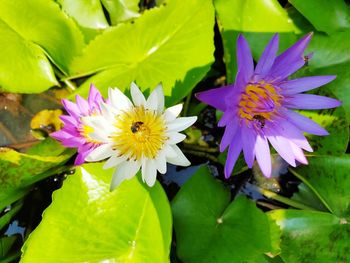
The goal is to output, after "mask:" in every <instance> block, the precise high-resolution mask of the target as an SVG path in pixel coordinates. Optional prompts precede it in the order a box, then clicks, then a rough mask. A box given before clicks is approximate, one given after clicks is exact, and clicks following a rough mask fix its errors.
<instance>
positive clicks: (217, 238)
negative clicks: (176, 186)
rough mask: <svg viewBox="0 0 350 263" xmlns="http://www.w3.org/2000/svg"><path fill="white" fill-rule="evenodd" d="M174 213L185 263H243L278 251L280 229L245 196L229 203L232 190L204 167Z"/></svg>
mask: <svg viewBox="0 0 350 263" xmlns="http://www.w3.org/2000/svg"><path fill="white" fill-rule="evenodd" d="M172 210H173V216H174V226H175V232H176V240H177V254H178V256H179V258H180V259H181V260H182V261H183V262H187V263H190V262H198V259H200V261H201V262H203V263H204V262H244V261H249V260H256V259H258V258H261V257H262V256H263V253H265V252H271V251H275V250H276V249H277V248H278V242H279V230H278V228H277V226H276V225H275V224H274V223H270V221H269V220H268V218H267V216H266V215H265V214H264V213H263V212H262V211H260V210H259V209H258V208H256V206H255V204H254V203H253V202H251V201H249V200H248V199H247V198H245V197H243V196H239V197H237V198H236V199H235V201H233V202H232V203H230V192H229V189H227V188H225V187H224V186H223V185H222V184H221V183H220V182H219V181H216V180H215V179H214V178H213V177H212V176H211V175H210V172H209V170H208V168H206V167H204V166H203V167H201V168H200V169H199V170H198V171H197V172H196V173H195V175H193V177H191V178H190V179H189V180H188V182H187V183H185V185H184V186H183V187H182V188H181V189H180V191H179V192H178V194H177V195H176V196H175V198H174V200H173V202H172ZM255 262H256V261H255Z"/></svg>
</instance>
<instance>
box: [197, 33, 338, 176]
mask: <svg viewBox="0 0 350 263" xmlns="http://www.w3.org/2000/svg"><path fill="white" fill-rule="evenodd" d="M311 37H312V33H310V34H307V35H306V36H304V37H303V38H301V39H300V40H299V41H298V42H297V43H295V44H294V45H293V46H291V47H290V48H288V49H287V50H286V51H284V52H283V53H282V54H280V55H278V56H277V55H276V54H277V50H278V41H279V36H278V34H275V35H274V36H273V37H272V39H271V40H270V42H269V43H268V45H267V46H266V48H265V50H264V52H263V54H262V55H261V58H260V60H259V61H258V63H257V65H256V67H255V68H254V62H253V58H252V54H251V51H250V48H249V45H248V43H247V41H246V39H245V38H244V36H243V35H239V37H238V40H237V64H238V72H237V75H236V80H235V83H234V84H232V85H228V86H224V87H221V88H216V89H211V90H208V91H204V92H200V93H198V94H197V98H198V99H199V100H201V101H203V102H205V103H207V104H209V105H211V106H213V107H215V108H216V109H218V110H220V111H223V112H224V114H223V116H222V118H221V119H220V121H219V123H218V126H220V127H225V132H224V135H223V137H222V140H221V143H220V151H224V150H225V149H226V148H227V147H228V154H227V160H226V164H225V177H226V178H228V177H229V176H230V175H231V173H232V170H233V167H234V165H235V163H236V161H237V159H238V157H239V154H240V153H241V151H242V150H243V153H244V159H245V161H246V163H247V165H248V167H249V168H251V167H252V166H253V164H254V160H255V159H256V160H257V162H258V164H259V166H260V169H261V171H262V173H263V174H264V175H265V176H266V177H270V176H271V156H270V148H269V143H270V144H271V145H272V146H273V148H275V150H276V151H277V153H278V154H279V155H280V156H281V157H282V158H283V159H284V160H285V161H287V162H288V163H289V164H290V165H292V166H296V164H297V163H296V161H298V162H300V163H303V164H307V160H306V157H305V155H304V153H303V150H306V151H309V152H312V148H311V146H310V144H309V143H308V141H307V139H306V138H305V137H304V135H303V132H307V133H310V134H315V135H319V136H325V135H328V132H327V131H326V130H325V129H324V128H322V127H321V126H320V125H318V124H317V123H316V122H314V121H312V120H310V119H308V118H306V117H304V116H303V115H301V114H299V113H297V112H294V111H293V109H305V110H317V109H328V108H335V107H338V106H340V105H341V102H340V101H338V100H336V99H332V98H328V97H324V96H319V95H314V94H302V92H305V91H309V90H312V89H315V88H318V87H320V86H322V85H325V84H327V83H329V82H331V81H332V80H334V79H335V78H336V76H312V77H303V78H298V79H292V80H289V79H288V77H289V76H290V75H291V74H293V73H294V72H296V71H297V70H299V69H300V68H301V67H303V66H304V65H305V63H307V62H308V61H309V59H310V58H311V57H312V54H309V55H307V59H305V56H304V51H305V49H306V47H307V45H308V43H309V42H310V40H311Z"/></svg>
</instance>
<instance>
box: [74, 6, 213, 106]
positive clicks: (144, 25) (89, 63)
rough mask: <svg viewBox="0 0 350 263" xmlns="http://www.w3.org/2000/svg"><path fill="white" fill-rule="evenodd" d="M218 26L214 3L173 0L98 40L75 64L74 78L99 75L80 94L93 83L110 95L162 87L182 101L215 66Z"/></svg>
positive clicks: (174, 99) (172, 98)
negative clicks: (134, 87) (114, 90)
mask: <svg viewBox="0 0 350 263" xmlns="http://www.w3.org/2000/svg"><path fill="white" fill-rule="evenodd" d="M160 21H161V22H160ZM213 27H214V10H213V7H212V3H211V1H210V0H204V1H203V0H194V1H187V2H185V1H181V0H173V1H170V2H169V3H168V4H167V5H166V6H162V7H159V8H153V9H151V10H149V11H146V12H145V13H144V14H143V15H142V16H141V17H140V18H138V19H137V20H136V21H135V22H134V23H125V24H121V25H119V26H118V27H114V28H111V29H109V30H106V31H105V32H104V33H103V34H101V35H100V36H98V37H96V39H95V40H94V41H92V42H91V43H90V44H89V45H88V46H87V48H86V49H85V51H84V54H83V55H82V56H81V57H79V58H77V59H76V60H75V61H74V62H73V64H72V67H71V75H72V77H79V76H86V75H89V74H92V73H96V74H95V75H94V76H93V77H91V78H89V79H88V80H87V81H86V82H85V83H84V84H83V85H82V87H81V88H80V89H79V91H78V92H79V93H80V94H83V95H84V96H85V95H86V94H87V93H88V89H89V86H90V83H94V84H95V85H96V86H97V87H98V88H99V89H100V90H101V92H102V93H103V94H104V95H106V94H107V88H108V87H114V86H117V87H119V88H120V89H122V90H124V89H126V88H129V86H130V83H131V82H132V81H136V82H137V84H138V85H139V86H140V87H141V88H142V89H143V90H146V89H148V88H151V89H153V88H154V87H155V86H156V85H157V84H159V83H160V82H161V83H162V84H163V88H164V93H165V95H166V96H171V97H168V100H170V101H171V102H177V101H179V100H180V99H181V98H183V97H184V96H186V95H187V93H188V92H189V91H190V90H191V89H192V88H193V87H194V85H195V84H197V82H199V81H200V80H201V79H202V78H203V77H204V75H205V74H206V73H207V71H208V70H209V67H210V64H211V63H212V62H213V51H214V45H213V33H214V31H213ZM126 36H127V37H126Z"/></svg>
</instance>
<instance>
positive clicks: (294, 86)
mask: <svg viewBox="0 0 350 263" xmlns="http://www.w3.org/2000/svg"><path fill="white" fill-rule="evenodd" d="M335 78H336V76H315V77H305V78H300V79H293V80H288V81H286V82H283V83H281V84H279V86H280V87H281V88H282V93H283V94H284V95H293V94H297V93H301V92H304V91H308V90H312V89H315V88H318V87H320V86H323V85H325V84H327V83H329V82H331V81H332V80H334V79H335Z"/></svg>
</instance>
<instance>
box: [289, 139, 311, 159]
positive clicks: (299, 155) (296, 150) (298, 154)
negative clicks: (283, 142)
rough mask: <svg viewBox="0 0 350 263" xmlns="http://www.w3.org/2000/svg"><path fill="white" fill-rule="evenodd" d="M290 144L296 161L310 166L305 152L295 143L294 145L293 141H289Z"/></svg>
mask: <svg viewBox="0 0 350 263" xmlns="http://www.w3.org/2000/svg"><path fill="white" fill-rule="evenodd" d="M289 144H290V146H291V148H292V151H293V153H294V157H295V159H296V160H297V161H298V162H300V163H302V164H308V161H307V159H306V157H305V155H304V152H303V150H302V149H301V148H299V147H298V146H297V145H296V144H295V143H293V142H292V141H289Z"/></svg>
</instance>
